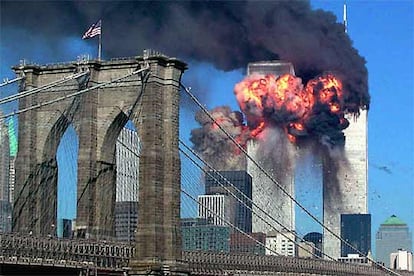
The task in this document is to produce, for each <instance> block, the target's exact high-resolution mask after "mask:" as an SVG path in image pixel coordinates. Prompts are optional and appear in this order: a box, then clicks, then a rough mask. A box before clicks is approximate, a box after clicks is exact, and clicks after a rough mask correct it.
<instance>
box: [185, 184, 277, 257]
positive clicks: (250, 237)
mask: <svg viewBox="0 0 414 276" xmlns="http://www.w3.org/2000/svg"><path fill="white" fill-rule="evenodd" d="M181 192H182V193H184V194H185V195H186V196H188V197H189V198H190V199H191V200H193V201H195V202H196V203H197V204H198V205H200V206H201V207H203V208H204V209H206V210H207V211H208V212H209V213H210V214H212V215H214V216H215V217H218V218H219V219H220V220H222V221H224V222H225V223H226V224H228V225H230V226H231V227H232V228H233V229H236V230H237V231H238V232H240V233H241V234H243V235H244V236H246V237H248V238H249V239H251V240H253V241H254V242H256V243H257V244H259V245H260V246H263V247H264V248H266V249H267V250H269V251H271V252H272V253H274V254H275V255H277V256H280V254H279V253H277V252H276V251H274V250H273V249H271V248H269V247H267V246H266V245H265V244H263V243H262V242H260V241H259V240H257V239H255V238H254V237H252V236H251V235H249V234H248V233H246V232H244V231H243V230H241V229H240V228H239V227H237V226H236V225H234V224H232V223H231V222H230V221H229V220H227V219H225V218H223V217H221V216H220V215H219V214H217V213H216V212H214V211H212V210H211V209H210V208H208V207H207V206H206V205H205V204H202V203H201V202H198V200H197V199H195V198H194V197H193V196H192V195H190V194H189V193H187V192H186V191H185V190H184V189H181Z"/></svg>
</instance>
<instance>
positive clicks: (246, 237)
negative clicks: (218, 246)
mask: <svg viewBox="0 0 414 276" xmlns="http://www.w3.org/2000/svg"><path fill="white" fill-rule="evenodd" d="M265 246H266V234H265V233H240V232H234V233H231V234H230V252H231V253H249V254H255V255H265V254H266V247H265Z"/></svg>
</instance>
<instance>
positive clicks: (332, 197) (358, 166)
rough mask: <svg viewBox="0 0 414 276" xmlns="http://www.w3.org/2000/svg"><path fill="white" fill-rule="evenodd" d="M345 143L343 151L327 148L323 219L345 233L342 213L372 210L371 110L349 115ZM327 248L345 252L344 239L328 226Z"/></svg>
mask: <svg viewBox="0 0 414 276" xmlns="http://www.w3.org/2000/svg"><path fill="white" fill-rule="evenodd" d="M345 117H346V119H348V121H349V126H348V127H347V128H346V129H345V130H344V135H345V146H344V149H343V150H341V152H340V153H338V152H336V150H333V151H331V150H326V151H325V154H324V156H323V158H322V161H323V222H324V224H325V225H326V227H327V228H329V229H330V230H332V231H333V233H335V234H336V235H337V236H339V237H340V236H341V219H340V216H341V214H367V213H368V201H367V194H368V185H367V184H368V146H367V145H368V144H367V143H368V142H367V141H368V140H367V139H368V125H367V123H368V111H367V110H361V111H360V115H359V116H358V117H355V116H353V115H346V116H345ZM323 234H324V240H323V251H324V253H325V254H327V255H329V256H331V257H332V258H335V259H338V258H339V257H340V255H341V241H340V240H339V239H338V238H336V237H335V236H334V235H332V234H331V233H330V232H329V231H327V230H326V229H324V233H323Z"/></svg>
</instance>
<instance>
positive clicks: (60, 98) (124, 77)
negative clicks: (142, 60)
mask: <svg viewBox="0 0 414 276" xmlns="http://www.w3.org/2000/svg"><path fill="white" fill-rule="evenodd" d="M148 69H149V67H144V68H142V69H139V70H135V71H133V72H131V73H129V74H126V75H124V76H122V77H119V78H116V79H113V80H111V81H107V82H103V83H100V84H97V85H95V86H92V87H89V88H86V89H84V90H81V91H77V92H74V93H71V94H68V95H65V96H62V97H59V98H56V99H54V100H50V101H47V102H44V103H39V104H36V105H33V106H30V107H27V108H24V109H20V110H17V111H14V112H11V113H8V114H6V115H3V116H1V117H0V119H4V118H7V117H10V116H13V115H16V114H20V113H23V112H27V111H30V110H33V109H37V108H40V107H43V106H47V105H50V104H53V103H56V102H59V101H63V100H66V99H69V98H72V97H75V96H78V95H81V94H84V93H86V92H89V91H91V90H94V89H97V88H101V87H104V86H107V85H109V84H111V83H114V82H118V81H121V80H123V79H126V78H128V77H130V76H133V75H136V74H138V73H140V72H143V71H145V70H148ZM37 92H38V91H37Z"/></svg>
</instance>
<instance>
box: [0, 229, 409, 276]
mask: <svg viewBox="0 0 414 276" xmlns="http://www.w3.org/2000/svg"><path fill="white" fill-rule="evenodd" d="M134 254H135V248H134V246H133V245H132V244H129V243H121V242H112V241H95V240H90V239H74V240H66V239H57V238H41V237H33V236H24V235H18V234H0V264H1V263H16V264H38V265H51V266H67V267H68V266H70V267H85V266H86V267H90V268H95V269H106V270H112V271H118V272H122V271H126V270H127V268H128V266H129V260H130V259H132V258H133V257H134ZM182 257H183V261H184V262H186V263H188V266H189V268H190V271H191V274H192V275H228V274H229V273H230V272H231V273H233V272H235V271H245V272H246V271H255V272H261V273H262V272H263V273H267V272H289V273H299V274H300V273H303V274H306V275H309V274H312V273H314V274H316V275H322V274H323V275H337V276H340V275H343V276H345V275H367V276H379V275H381V276H382V275H387V273H386V271H384V270H381V269H379V268H378V267H375V266H370V265H362V264H347V263H340V262H332V261H328V260H320V259H304V258H294V257H285V256H268V255H253V254H235V253H216V252H203V251H193V252H190V251H188V252H183V256H182ZM207 272H208V273H207ZM231 273H230V274H231ZM321 273H322V274H321ZM398 273H399V274H401V275H414V273H409V272H407V273H405V272H400V271H398Z"/></svg>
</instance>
